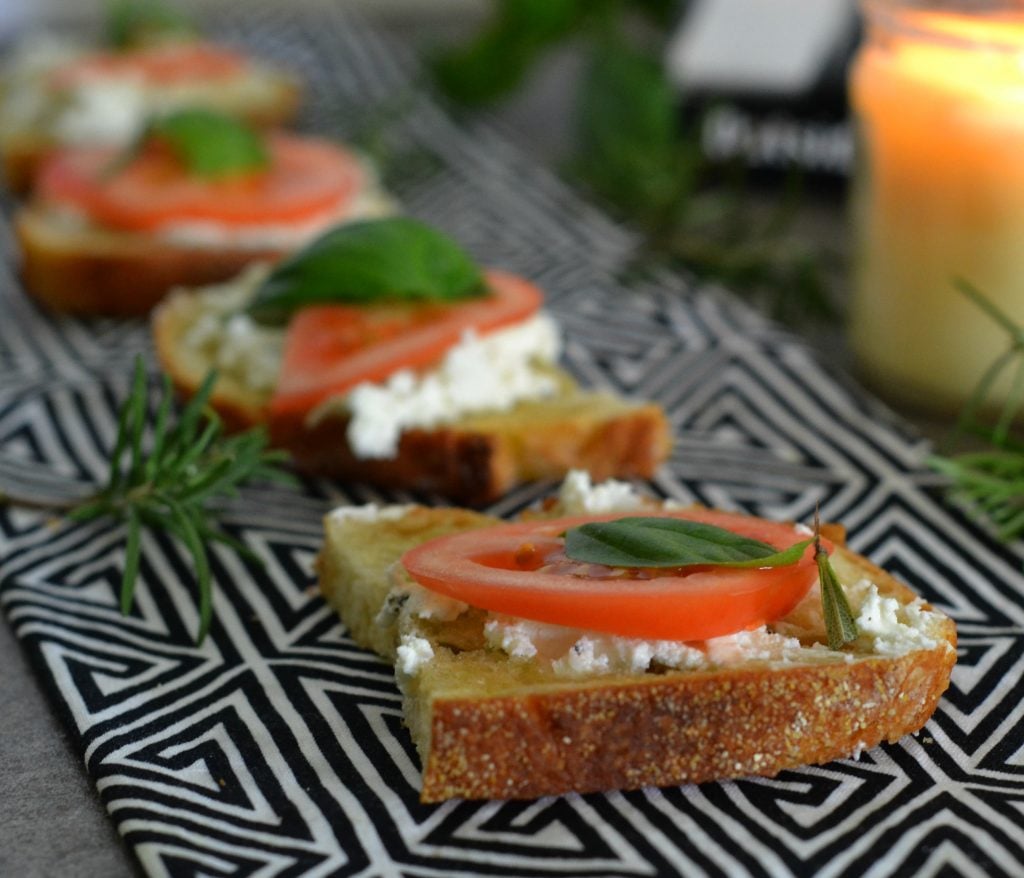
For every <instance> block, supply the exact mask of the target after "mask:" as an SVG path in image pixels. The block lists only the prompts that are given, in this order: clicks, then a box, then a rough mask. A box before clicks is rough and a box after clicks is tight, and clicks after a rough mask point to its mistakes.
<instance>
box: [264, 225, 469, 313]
mask: <svg viewBox="0 0 1024 878" xmlns="http://www.w3.org/2000/svg"><path fill="white" fill-rule="evenodd" d="M484 289H485V287H484V279H483V275H482V274H481V272H480V268H479V267H478V266H477V265H476V263H474V262H473V261H472V260H471V259H470V258H469V256H468V255H467V254H466V252H465V251H464V250H463V249H462V248H461V247H459V245H458V244H456V243H455V242H454V241H453V240H452V239H451V238H449V237H447V236H446V235H444V234H442V233H441V232H439V231H437V230H436V229H433V228H431V227H430V226H427V225H424V224H423V223H421V222H419V221H417V220H414V219H411V218H409V217H387V218H385V219H375V220H362V221H359V222H352V223H346V224H344V225H341V226H337V227H335V228H333V229H331V230H330V231H328V232H326V233H325V234H324V235H322V236H321V237H319V238H317V239H316V240H315V241H313V242H312V243H311V244H310V245H308V246H307V247H305V248H304V249H302V250H301V251H299V252H298V253H295V254H293V255H292V256H290V257H289V258H288V259H286V260H284V261H283V262H280V263H278V265H277V266H276V267H275V268H274V269H273V271H271V273H270V275H269V276H268V277H267V279H266V280H265V281H264V282H263V284H262V285H261V286H260V287H259V289H258V290H257V291H256V295H255V297H254V298H253V300H252V302H251V303H250V304H249V307H248V311H249V313H250V314H251V315H252V316H253V317H255V318H256V319H257V320H260V321H262V322H265V323H277V322H282V321H284V320H286V319H287V317H288V315H289V314H291V313H292V312H293V311H295V310H296V309H298V308H301V307H304V306H306V305H314V304H329V303H343V304H369V303H372V302H428V301H429V302H448V301H455V300H458V299H464V298H468V297H470V296H475V295H479V294H481V293H483V292H484Z"/></svg>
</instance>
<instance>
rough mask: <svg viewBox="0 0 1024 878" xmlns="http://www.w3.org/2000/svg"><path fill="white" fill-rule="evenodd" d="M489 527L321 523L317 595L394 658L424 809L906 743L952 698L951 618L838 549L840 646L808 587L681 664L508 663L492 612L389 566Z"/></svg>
mask: <svg viewBox="0 0 1024 878" xmlns="http://www.w3.org/2000/svg"><path fill="white" fill-rule="evenodd" d="M647 509H648V510H649V507H647ZM557 511H558V509H553V510H551V513H549V514H553V513H554V512H557ZM645 514H649V511H648V513H645ZM494 523H496V521H495V519H492V518H489V517H488V516H484V515H478V514H476V513H472V512H468V511H466V510H461V509H430V508H425V507H420V506H409V507H383V508H380V509H374V508H372V507H369V508H368V507H349V508H342V509H339V510H336V511H335V512H334V513H332V514H330V515H328V516H327V518H326V520H325V530H326V537H325V543H324V547H323V550H322V551H321V554H320V557H319V561H318V571H319V578H320V588H321V590H322V592H323V594H324V596H325V597H326V599H327V600H328V602H329V603H330V604H331V605H332V606H333V607H335V608H336V609H337V610H338V612H339V613H340V614H341V617H342V619H343V621H344V622H345V624H346V625H347V626H348V630H349V632H350V634H351V636H352V637H353V639H354V640H355V641H356V642H357V643H359V644H361V645H363V646H365V647H367V648H369V649H372V650H374V651H376V652H377V653H379V654H380V655H382V656H384V657H386V658H388V659H390V660H392V661H395V662H396V675H397V679H398V683H399V686H400V688H401V690H402V693H403V696H404V712H405V719H406V723H407V725H408V726H409V729H410V732H411V734H412V738H413V741H414V742H415V744H416V748H417V750H418V751H419V754H420V757H421V760H422V765H423V787H422V793H421V796H422V799H423V801H428V802H432V801H440V800H444V799H448V798H453V797H463V798H500V799H504V798H532V797H536V796H543V795H552V794H560V793H566V792H581V793H582V792H591V791H598V790H611V789H634V788H638V787H642V786H647V785H652V786H666V785H676V784H683V783H701V782H704V781H710V780H719V779H725V778H735V777H742V776H746V775H764V776H772V775H775V774H777V773H778V772H780V771H782V770H784V769H788V768H795V767H797V766H800V765H805V764H809V763H823V762H827V761H829V760H833V759H838V758H843V757H848V756H851V755H855V754H857V753H859V752H860V751H861V750H862V749H864V748H869V747H873V746H875V745H877V744H878V743H879V742H881V741H896V740H897V739H899V738H900V737H902V736H903V735H906V734H908V733H911V732H914V731H917V730H918V729H920V728H921V727H922V726H923V725H924V724H925V722H926V721H927V720H928V718H929V717H930V716H931V714H932V712H933V711H934V710H935V707H936V704H937V702H938V699H939V696H940V695H941V694H942V693H943V692H944V691H945V690H946V688H947V687H948V684H949V675H950V671H951V669H952V667H953V664H954V661H955V658H956V650H955V645H956V630H955V626H954V625H953V622H952V621H951V620H949V619H948V618H947V617H945V616H944V615H942V614H941V613H939V612H938V611H936V610H935V609H934V608H932V607H930V606H928V605H927V604H924V603H923V602H921V601H920V600H918V599H917V598H916V596H915V595H914V593H913V592H912V591H911V590H910V589H909V588H907V587H906V586H904V585H902V584H901V583H899V582H897V581H896V580H895V579H893V578H892V577H891V576H889V575H888V574H887V573H885V572H884V571H882V570H880V569H879V568H877V567H875V566H874V565H872V564H871V563H870V562H868V561H867V560H866V559H864V558H862V557H860V556H858V555H856V554H854V553H852V552H850V551H849V550H847V549H845V548H841V547H837V548H836V549H835V552H834V556H833V566H834V568H835V570H836V572H837V574H838V576H839V578H840V580H841V582H842V585H843V588H844V590H845V591H846V592H847V595H848V598H849V601H850V603H851V605H852V607H853V612H854V613H855V614H858V613H859V614H860V615H861V619H860V622H861V624H860V635H859V637H858V639H857V640H856V641H854V642H853V643H851V644H848V645H847V646H846V647H844V648H843V649H842V650H840V651H833V650H829V649H828V648H827V647H826V646H825V645H824V642H825V639H826V636H825V631H824V623H823V621H822V614H821V609H820V607H821V602H820V595H819V593H818V589H817V586H815V587H814V588H812V590H811V592H810V593H809V594H808V596H807V597H805V598H804V600H803V601H802V602H801V603H800V604H799V605H798V606H797V608H796V609H795V610H793V611H792V612H791V613H790V614H789V615H788V616H787V617H786V618H784V619H782V620H779V621H778V622H776V623H774V624H772V625H771V626H769V630H768V631H765V632H760V633H758V632H755V633H753V634H751V633H741V634H740V635H736V636H735V637H732V638H719V639H718V641H717V642H716V641H707V642H705V643H703V644H689V645H688V646H691V647H696V648H697V649H701V650H704V651H705V658H704V659H703V660H701V659H700V657H699V655H700V654H699V653H697V655H698V658H697V660H696V661H694V660H693V659H692V657H691V659H690V660H689V664H688V665H687V666H685V667H681V668H673V667H666V666H664V665H661V664H658V663H657V662H654V663H653V664H651V665H650V666H648V667H647V668H646V669H643V670H639V671H637V670H633V669H632V668H630V667H625V668H623V667H617V666H616V665H615V663H614V661H613V662H612V664H611V666H610V667H608V668H606V669H605V670H603V671H602V670H600V669H596V670H595V669H590V670H588V669H583V670H579V669H577V670H575V671H567V670H566V667H565V662H564V660H563V661H562V662H561V666H560V663H559V662H558V661H554V660H547V659H540V658H537V657H534V658H526V659H523V658H513V657H512V656H511V655H510V654H508V653H507V652H505V651H503V649H502V648H500V647H499V646H496V645H495V643H494V641H493V638H488V637H487V635H486V631H487V628H486V627H485V626H486V625H487V623H488V614H486V613H485V612H483V611H480V610H476V609H473V608H469V609H467V610H465V611H464V612H461V613H458V610H459V608H458V607H455V608H454V610H453V609H452V608H451V607H446V605H445V603H444V601H443V600H442V602H441V604H440V605H437V603H436V600H433V601H432V600H427V601H424V600H423V596H424V594H426V595H427V596H428V597H429V596H430V594H431V593H427V592H426V590H424V589H422V588H420V587H419V586H416V585H415V584H414V583H412V581H411V580H410V579H409V577H408V574H406V573H405V572H404V570H403V569H402V568H401V566H400V565H399V563H398V562H399V559H400V558H401V557H402V554H403V553H404V552H405V551H406V550H407V549H410V548H412V547H414V546H416V545H419V544H420V543H422V542H424V541H426V540H428V539H431V538H433V537H436V536H440V535H444V534H448V533H453V532H457V531H463V530H467V529H471V528H481V527H487V526H488V525H490V524H494ZM879 608H881V610H879ZM455 613H458V615H454V614H455ZM876 616H878V617H879V618H881V619H883V621H884V623H885V624H888V628H885V627H884V624H883V622H879V621H878V620H877V619H876ZM542 627H543V626H542ZM548 627H553V626H548ZM563 630H566V629H563ZM586 636H587V633H586V632H570V637H569V642H573V639H574V638H576V637H579V638H581V639H578V640H576V641H575V642H576V643H577V644H582V643H584V642H585V640H584V638H586ZM723 644H724V646H723ZM744 644H746V646H744ZM641 646H642V644H640V645H639V646H638V644H637V642H635V641H632V642H630V641H625V642H624V643H623V644H621V645H620V646H618V647H616V648H617V649H619V652H620V653H621V654H627V653H628V654H631V655H636V654H638V650H639V649H640V647H641ZM573 648H575V647H573ZM691 655H692V654H691Z"/></svg>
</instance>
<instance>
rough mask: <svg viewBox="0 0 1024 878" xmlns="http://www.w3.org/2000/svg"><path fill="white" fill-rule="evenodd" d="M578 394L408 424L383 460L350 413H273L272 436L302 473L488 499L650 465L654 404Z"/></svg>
mask: <svg viewBox="0 0 1024 878" xmlns="http://www.w3.org/2000/svg"><path fill="white" fill-rule="evenodd" d="M574 397H578V398H572V401H571V403H570V400H569V399H567V398H565V397H560V398H556V399H553V400H538V401H535V402H524V403H520V404H519V405H517V406H515V407H514V408H513V409H512V410H511V411H509V412H504V413H502V414H501V415H500V416H490V417H486V418H465V419H463V420H462V421H459V422H456V423H454V424H451V425H448V426H442V427H438V428H435V429H432V430H426V429H410V430H406V431H405V432H403V433H402V437H401V440H400V442H399V445H398V451H397V454H396V455H395V456H394V457H390V458H386V459H380V460H378V459H364V458H358V457H356V456H355V455H354V454H353V453H352V451H351V449H350V447H349V444H348V440H347V438H346V431H347V428H348V419H347V418H344V417H340V416H333V417H326V418H324V419H323V420H322V421H320V422H319V423H317V424H315V425H314V426H312V427H304V426H303V425H302V424H301V423H295V422H294V421H280V420H274V419H271V421H270V435H271V440H272V442H273V444H274V445H276V446H278V447H281V448H286V449H288V451H289V452H290V453H291V454H292V457H293V459H294V462H295V465H296V466H297V467H298V468H299V469H300V470H302V471H304V472H309V473H318V474H322V475H329V476H334V477H337V478H341V479H347V480H359V481H367V482H371V483H373V484H376V485H381V486H384V487H390V488H413V489H416V490H421V491H432V492H436V493H439V494H443V495H444V496H446V497H451V498H452V499H454V500H456V501H458V502H460V503H466V504H469V505H471V506H480V505H484V504H486V503H489V502H492V501H493V500H496V499H497V498H499V497H501V496H502V495H504V494H506V493H508V491H509V490H511V488H512V487H514V486H515V485H517V484H519V483H520V482H524V481H530V480H538V479H553V478H559V477H561V476H562V475H564V474H565V473H566V471H567V470H569V469H571V468H573V467H577V468H580V469H587V470H590V471H591V472H592V473H594V475H595V477H596V478H599V479H603V478H608V477H611V476H619V477H624V478H631V477H637V478H648V477H650V476H651V475H653V474H654V471H655V469H656V468H657V466H658V464H659V463H660V462H661V461H662V460H663V459H664V457H665V455H666V454H667V453H668V449H669V439H668V435H669V431H668V425H667V423H666V421H665V415H664V413H663V412H662V410H661V409H660V408H659V407H658V406H656V405H653V404H648V405H635V406H629V405H627V404H625V403H622V402H619V401H618V400H614V399H613V398H612V397H605V396H599V395H597V394H594V395H589V394H583V393H580V392H575V393H574ZM555 419H557V423H556V424H554V425H552V421H553V420H555Z"/></svg>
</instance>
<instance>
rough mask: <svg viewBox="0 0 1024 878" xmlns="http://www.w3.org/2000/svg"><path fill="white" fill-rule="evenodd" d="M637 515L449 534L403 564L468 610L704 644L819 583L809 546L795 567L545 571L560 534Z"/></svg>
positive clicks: (771, 525)
mask: <svg viewBox="0 0 1024 878" xmlns="http://www.w3.org/2000/svg"><path fill="white" fill-rule="evenodd" d="M638 514H640V513H617V514H609V515H587V516H575V517H569V518H559V519H551V520H548V521H531V522H524V523H517V524H508V525H499V526H497V527H493V528H486V529H484V530H474V531H468V532H465V533H458V534H453V535H451V536H446V537H440V538H438V539H435V540H431V541H429V542H426V543H423V544H422V545H420V546H417V547H416V548H414V549H411V550H409V551H408V552H406V553H405V555H404V557H403V558H402V563H403V564H404V565H405V569H406V570H408V571H409V574H410V575H411V576H412V577H413V579H415V580H416V581H417V582H418V583H419V584H420V585H422V586H424V587H426V588H429V589H430V590H432V591H436V592H439V593H440V594H443V595H447V596H448V597H450V598H455V599H456V600H459V601H464V602H465V603H468V604H470V605H472V606H474V607H479V608H481V609H485V610H491V611H493V612H497V613H505V614H508V615H510V616H516V617H519V618H523V619H531V620H534V621H537V622H549V623H552V624H555V625H565V626H568V627H572V628H581V629H586V630H591V631H601V632H606V633H610V634H618V635H621V636H626V637H640V638H645V639H656V640H682V641H698V640H707V639H708V638H711V637H720V636H722V635H725V634H733V633H735V632H737V631H742V630H744V629H749V628H754V627H757V626H759V625H762V624H764V623H766V622H771V621H773V620H775V619H780V618H782V617H783V616H785V615H786V614H787V613H789V612H790V610H792V609H793V608H794V607H795V606H796V605H797V603H799V601H800V599H801V598H802V597H803V596H804V595H805V594H807V591H808V590H809V589H810V587H811V586H812V585H813V584H814V582H815V581H816V580H817V577H818V570H817V565H816V564H815V561H814V550H813V546H808V547H807V551H806V552H805V553H804V555H803V557H802V558H801V559H800V561H798V562H797V563H796V564H792V565H790V566H787V567H775V568H761V569H754V570H746V569H737V568H725V567H700V568H676V569H674V570H669V571H623V570H620V569H616V568H610V567H602V566H601V565H576V566H577V567H579V568H580V569H578V570H577V571H576V572H572V573H569V572H566V570H565V568H566V565H565V563H564V562H560V561H556V563H554V564H548V563H547V561H548V559H550V558H551V557H555V558H557V557H558V553H559V552H560V551H561V548H562V544H563V540H562V539H561V537H560V535H561V534H563V533H564V532H565V531H566V530H567V529H568V528H571V527H576V526H577V525H580V524H584V523H586V522H589V521H610V520H612V519H616V518H625V517H630V516H635V515H638ZM643 514H644V515H650V514H652V513H648V512H644V513H643ZM653 514H654V515H657V516H665V517H669V518H685V519H689V520H691V521H698V522H703V523H705V524H712V525H715V526H717V527H721V528H725V529H726V530H729V531H732V532H734V533H737V534H741V535H743V536H746V537H751V538H753V539H758V540H762V541H763V542H766V543H769V544H770V545H772V546H775V547H776V548H778V549H784V548H787V547H789V546H791V545H793V544H794V543H797V542H800V541H801V540H804V539H806V538H807V537H806V536H805V535H803V534H800V533H798V532H797V531H796V530H795V529H794V527H793V526H792V525H787V524H779V523H777V522H771V521H765V520H763V519H760V518H753V517H750V516H745V515H736V514H732V513H725V512H717V511H713V510H708V509H700V508H693V509H683V510H672V511H658V512H656V513H653ZM533 559H538V560H533ZM583 568H586V569H583ZM647 576H649V577H650V578H642V577H647Z"/></svg>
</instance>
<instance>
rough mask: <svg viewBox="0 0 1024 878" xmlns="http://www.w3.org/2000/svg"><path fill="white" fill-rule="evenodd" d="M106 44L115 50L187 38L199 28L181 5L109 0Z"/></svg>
mask: <svg viewBox="0 0 1024 878" xmlns="http://www.w3.org/2000/svg"><path fill="white" fill-rule="evenodd" d="M106 32H107V43H108V44H109V45H110V46H113V47H114V48H116V49H131V48H135V47H137V46H142V45H148V44H152V43H156V42H164V41H167V40H174V39H187V38H188V37H192V36H195V34H196V27H195V24H194V23H193V22H192V20H191V19H190V18H189V17H188V16H187V15H186V14H185V12H184V11H182V10H181V9H180V8H179V7H178V6H176V5H172V4H170V3H162V2H160V0H110V2H108V3H107V12H106Z"/></svg>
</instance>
